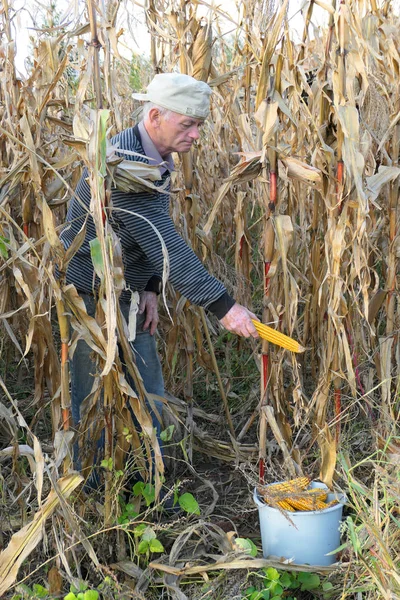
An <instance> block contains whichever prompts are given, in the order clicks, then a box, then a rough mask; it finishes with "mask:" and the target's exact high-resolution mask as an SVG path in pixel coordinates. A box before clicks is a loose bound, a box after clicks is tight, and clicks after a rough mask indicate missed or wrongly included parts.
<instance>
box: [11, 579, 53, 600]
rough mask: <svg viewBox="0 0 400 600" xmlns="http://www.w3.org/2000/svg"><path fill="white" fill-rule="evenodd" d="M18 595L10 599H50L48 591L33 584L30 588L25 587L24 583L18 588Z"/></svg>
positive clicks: (37, 584)
mask: <svg viewBox="0 0 400 600" xmlns="http://www.w3.org/2000/svg"><path fill="white" fill-rule="evenodd" d="M17 589H18V594H14V595H13V596H12V597H11V600H25V598H29V599H32V600H36V599H39V598H50V594H49V590H48V589H46V588H45V587H43V586H42V585H40V584H39V583H34V584H33V586H32V587H29V586H27V585H25V584H24V583H22V584H20V585H19V586H18V588H17Z"/></svg>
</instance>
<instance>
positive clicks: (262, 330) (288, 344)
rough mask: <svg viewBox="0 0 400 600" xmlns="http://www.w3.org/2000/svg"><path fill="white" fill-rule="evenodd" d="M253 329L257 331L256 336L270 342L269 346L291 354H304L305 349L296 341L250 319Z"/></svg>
mask: <svg viewBox="0 0 400 600" xmlns="http://www.w3.org/2000/svg"><path fill="white" fill-rule="evenodd" d="M252 322H253V324H254V327H255V328H256V330H257V333H258V335H259V336H260V337H261V338H263V339H264V340H267V341H268V342H271V344H276V345H277V346H281V348H286V350H291V351H292V352H304V351H305V348H303V346H301V344H299V342H297V341H296V340H294V339H293V338H291V337H289V336H288V335H285V334H284V333H281V332H280V331H276V329H272V327H268V325H264V324H263V323H260V322H259V321H256V320H255V319H252Z"/></svg>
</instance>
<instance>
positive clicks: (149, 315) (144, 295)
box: [139, 292, 159, 335]
mask: <svg viewBox="0 0 400 600" xmlns="http://www.w3.org/2000/svg"><path fill="white" fill-rule="evenodd" d="M143 313H145V315H146V318H145V321H144V324H143V331H146V329H148V328H149V327H150V330H149V331H150V335H154V333H155V331H156V329H157V325H158V321H159V319H158V308H157V294H155V293H154V292H141V293H140V302H139V314H140V315H142V314H143Z"/></svg>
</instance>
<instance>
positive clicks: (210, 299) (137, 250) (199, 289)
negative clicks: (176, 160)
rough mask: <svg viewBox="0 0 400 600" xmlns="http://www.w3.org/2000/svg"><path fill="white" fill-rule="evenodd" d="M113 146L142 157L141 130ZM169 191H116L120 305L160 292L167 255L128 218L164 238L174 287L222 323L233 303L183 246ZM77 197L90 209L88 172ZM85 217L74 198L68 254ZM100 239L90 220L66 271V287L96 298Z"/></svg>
mask: <svg viewBox="0 0 400 600" xmlns="http://www.w3.org/2000/svg"><path fill="white" fill-rule="evenodd" d="M111 141H112V143H113V145H116V146H117V147H118V148H119V152H118V153H119V154H121V155H123V152H122V151H123V150H129V151H133V152H137V153H139V154H142V155H144V150H143V146H142V143H141V138H140V132H139V128H138V126H137V125H136V126H135V127H134V128H131V129H126V130H124V131H122V132H121V133H120V134H118V135H116V136H115V137H114V138H113V139H112V140H111ZM124 158H126V159H128V160H138V161H141V162H146V163H148V162H149V160H148V158H147V157H145V156H142V157H138V156H134V157H132V156H130V155H126V156H124ZM169 175H170V173H169V171H168V170H166V171H165V172H164V174H163V175H162V179H161V180H160V181H159V182H155V184H156V185H157V186H158V187H159V186H162V185H163V184H164V183H165V181H166V180H167V178H168V177H169ZM168 191H169V186H168V188H167V190H166V191H165V192H152V191H151V190H149V191H146V192H138V193H125V192H121V191H119V190H117V189H115V188H113V189H112V198H111V205H112V207H113V208H115V210H112V212H111V216H110V223H111V225H112V227H113V229H114V231H115V233H116V234H117V235H118V237H119V238H120V240H121V246H122V252H123V262H124V274H125V281H126V286H127V288H128V289H127V290H125V291H123V292H122V294H121V301H125V302H129V300H130V291H129V290H131V291H138V292H141V291H143V290H148V291H156V292H158V291H159V287H160V281H161V277H160V274H161V273H162V269H163V253H162V248H161V243H160V240H159V239H158V237H157V235H156V233H155V232H154V230H153V228H152V227H151V226H150V225H149V224H148V223H147V222H146V221H145V220H144V219H141V218H139V217H137V216H135V215H132V214H128V213H127V212H122V211H119V210H118V209H124V210H125V211H134V212H135V213H137V214H139V215H142V216H144V217H145V218H146V219H148V221H150V222H151V223H152V224H153V225H154V226H155V227H156V228H157V230H158V232H159V233H160V234H161V236H162V238H163V240H164V243H165V245H166V247H167V250H168V257H169V268H170V275H169V278H170V282H171V283H172V285H173V286H174V287H175V288H176V289H177V290H178V291H179V292H180V293H181V294H182V295H183V296H185V297H186V298H188V299H189V300H190V301H191V302H192V303H193V304H197V305H199V306H203V307H204V308H207V309H209V310H210V311H211V312H213V313H214V314H215V315H216V316H217V317H218V318H219V319H222V318H223V317H224V316H225V314H226V313H227V312H228V310H229V309H230V308H231V307H232V306H233V304H234V302H235V301H234V299H233V298H232V297H231V296H229V294H228V293H227V292H226V289H225V287H224V286H223V284H222V283H221V282H220V281H218V279H216V278H215V277H213V276H212V275H210V274H209V273H208V272H207V270H206V269H205V268H204V266H203V265H202V263H201V262H200V260H199V259H198V258H197V256H196V254H195V253H194V252H193V250H192V249H191V248H190V247H189V246H188V245H187V244H186V243H185V242H184V240H183V239H182V238H181V236H180V235H179V234H178V233H177V231H176V229H175V226H174V223H173V221H172V219H171V217H170V215H169V197H170V196H169V193H168ZM76 195H77V196H78V197H79V198H80V200H81V202H82V203H83V204H84V205H85V206H86V207H87V208H89V205H90V187H89V184H88V182H87V171H86V169H85V171H84V173H83V175H82V177H81V179H80V181H79V183H78V186H77V189H76ZM86 214H87V212H86V211H85V209H84V208H83V207H82V206H81V204H80V203H79V202H78V200H77V199H76V198H73V199H72V200H71V202H70V204H69V208H68V213H67V223H66V226H65V228H64V229H63V232H62V234H61V240H62V242H63V244H64V247H65V248H69V246H70V245H71V243H72V241H73V240H74V238H75V236H76V235H77V233H78V232H79V230H80V229H81V227H82V225H83V223H84V221H85V218H86ZM95 237H96V230H95V226H94V222H93V219H92V218H91V217H90V216H89V218H88V221H87V227H86V237H85V240H84V242H83V244H82V245H81V247H80V248H79V250H78V251H77V253H76V254H75V255H74V257H73V258H72V260H71V261H70V263H69V266H68V270H67V283H73V284H74V285H75V287H76V288H77V289H78V291H80V292H86V293H92V292H93V288H95V287H97V285H98V280H97V281H96V279H97V278H95V276H94V271H93V265H92V260H91V256H90V246H89V242H90V240H92V239H93V238H95Z"/></svg>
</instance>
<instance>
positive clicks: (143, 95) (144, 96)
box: [132, 93, 149, 102]
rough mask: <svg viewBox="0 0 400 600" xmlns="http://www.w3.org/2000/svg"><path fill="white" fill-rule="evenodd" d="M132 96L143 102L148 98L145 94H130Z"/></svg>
mask: <svg viewBox="0 0 400 600" xmlns="http://www.w3.org/2000/svg"><path fill="white" fill-rule="evenodd" d="M132 98H134V99H135V100H142V101H143V102H145V101H146V100H148V99H149V97H148V95H147V94H136V93H134V94H132Z"/></svg>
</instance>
